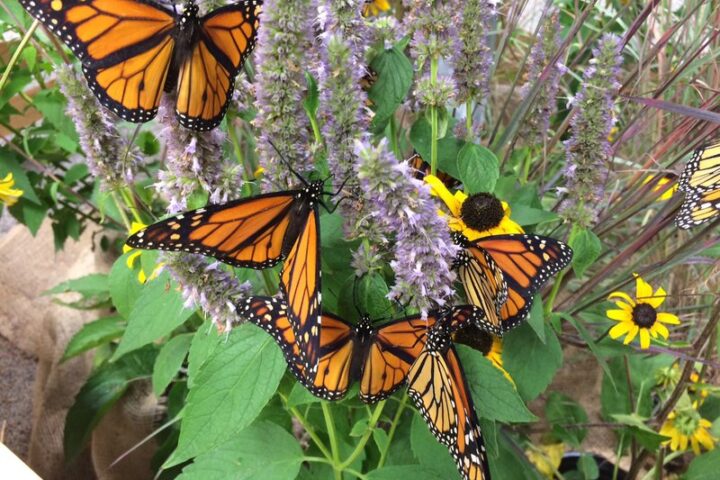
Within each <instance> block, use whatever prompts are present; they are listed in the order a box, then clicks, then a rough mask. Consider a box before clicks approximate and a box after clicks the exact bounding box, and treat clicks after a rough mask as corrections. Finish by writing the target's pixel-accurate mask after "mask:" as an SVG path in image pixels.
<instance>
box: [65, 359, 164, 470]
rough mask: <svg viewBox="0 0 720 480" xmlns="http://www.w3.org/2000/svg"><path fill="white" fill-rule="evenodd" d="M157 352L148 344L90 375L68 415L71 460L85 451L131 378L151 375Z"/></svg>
mask: <svg viewBox="0 0 720 480" xmlns="http://www.w3.org/2000/svg"><path fill="white" fill-rule="evenodd" d="M156 354H157V351H156V350H155V348H154V347H153V346H147V347H145V348H143V349H140V350H136V351H134V352H132V353H130V354H128V355H125V356H123V357H121V358H120V359H118V361H117V362H114V363H106V364H105V365H103V366H102V367H101V368H100V369H98V370H97V371H96V372H94V373H93V374H92V375H90V377H89V378H88V379H87V381H86V382H85V385H83V387H82V388H81V389H80V392H78V394H77V396H76V397H75V403H73V405H72V407H70V410H68V413H67V417H66V419H65V434H64V437H63V445H64V448H65V458H66V459H67V460H68V461H70V460H72V459H74V458H75V457H76V456H77V455H78V454H79V453H80V452H82V450H83V448H84V447H85V444H86V443H87V441H88V440H89V438H90V434H91V433H92V430H93V428H95V426H96V425H97V424H98V422H99V421H100V420H101V419H102V417H103V415H105V413H107V411H108V410H109V409H110V408H111V407H112V406H113V404H114V403H115V402H116V401H117V400H118V399H119V398H120V397H121V396H122V395H123V393H125V390H126V389H127V387H128V385H129V384H130V382H131V381H133V380H137V379H138V378H142V377H147V376H149V375H150V373H151V372H152V366H153V362H154V361H155V355H156Z"/></svg>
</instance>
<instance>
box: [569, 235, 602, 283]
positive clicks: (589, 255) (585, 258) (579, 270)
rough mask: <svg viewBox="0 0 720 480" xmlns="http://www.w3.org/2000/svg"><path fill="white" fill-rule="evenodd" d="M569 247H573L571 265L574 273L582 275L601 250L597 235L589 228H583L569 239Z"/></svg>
mask: <svg viewBox="0 0 720 480" xmlns="http://www.w3.org/2000/svg"><path fill="white" fill-rule="evenodd" d="M569 243H570V247H571V248H572V249H573V259H572V265H573V270H574V271H575V275H577V276H578V278H579V277H582V276H583V274H584V273H585V270H587V269H588V267H589V266H591V265H592V264H593V263H595V260H597V259H598V257H599V256H600V252H602V243H601V242H600V239H599V238H598V236H597V235H595V234H594V233H593V231H592V230H590V229H587V228H585V229H583V230H581V231H580V232H579V233H578V234H577V235H575V236H574V237H573V238H571V239H570V242H569Z"/></svg>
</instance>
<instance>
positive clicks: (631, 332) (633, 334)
mask: <svg viewBox="0 0 720 480" xmlns="http://www.w3.org/2000/svg"><path fill="white" fill-rule="evenodd" d="M639 330H640V327H638V326H637V325H635V324H632V325H631V326H630V330H629V331H628V335H627V337H625V341H624V342H623V343H624V344H625V345H627V344H629V343H630V342H632V341H633V340H635V337H636V336H637V334H638V331H639Z"/></svg>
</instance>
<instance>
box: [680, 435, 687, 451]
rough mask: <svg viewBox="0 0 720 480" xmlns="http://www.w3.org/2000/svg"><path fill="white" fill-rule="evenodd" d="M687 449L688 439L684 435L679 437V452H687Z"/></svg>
mask: <svg viewBox="0 0 720 480" xmlns="http://www.w3.org/2000/svg"><path fill="white" fill-rule="evenodd" d="M687 447H688V437H686V436H685V435H681V436H680V450H687Z"/></svg>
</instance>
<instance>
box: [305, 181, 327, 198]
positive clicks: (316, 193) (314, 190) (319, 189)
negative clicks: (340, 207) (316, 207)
mask: <svg viewBox="0 0 720 480" xmlns="http://www.w3.org/2000/svg"><path fill="white" fill-rule="evenodd" d="M324 187H325V182H324V181H323V180H315V181H314V182H312V183H311V184H310V185H308V186H307V187H305V192H306V193H307V194H308V195H309V196H310V198H312V199H313V200H316V201H319V200H320V199H321V198H322V196H323V192H324Z"/></svg>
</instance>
